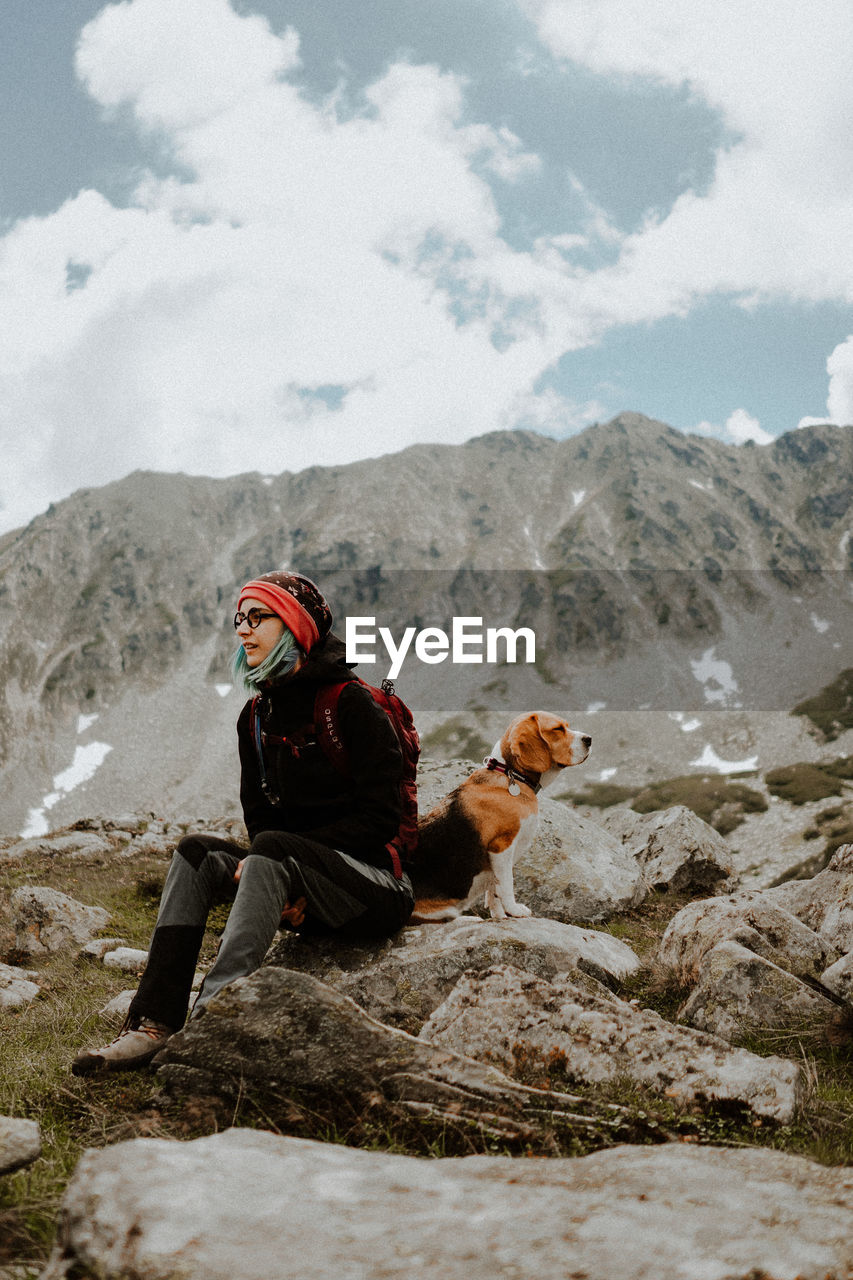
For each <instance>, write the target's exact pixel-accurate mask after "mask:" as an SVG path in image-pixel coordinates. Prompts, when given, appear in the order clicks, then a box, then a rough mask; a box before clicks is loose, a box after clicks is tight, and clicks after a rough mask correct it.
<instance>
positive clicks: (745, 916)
mask: <svg viewBox="0 0 853 1280" xmlns="http://www.w3.org/2000/svg"><path fill="white" fill-rule="evenodd" d="M726 939H731V940H733V941H736V942H739V943H740V944H741V945H742V946H744V947H748V948H749V950H750V951H754V952H755V953H756V955H761V956H763V957H764V958H765V959H766V960H770V961H772V962H773V963H774V964H776V965H778V966H779V967H780V968H782V969H787V970H789V971H790V972H791V973H793V974H796V975H797V976H798V977H808V978H814V979H818V978H819V977H820V975H821V973H823V971H824V969H825V968H826V967H827V965H828V964H831V963H832V962H833V961H834V960H835V959H836V958H837V954H838V953H837V952H836V951H835V949H834V948H833V947H832V946H830V945H829V943H828V942H827V941H826V939H824V938H822V937H821V936H820V935H819V934H817V933H815V932H814V930H813V929H810V928H809V927H808V926H807V925H805V924H803V923H802V921H801V920H799V919H798V918H797V917H796V916H795V915H793V914H792V913H791V912H790V911H787V910H785V908H784V907H782V906H779V905H777V903H776V902H775V901H774V898H773V896H772V891H771V890H763V891H753V892H749V893H743V894H737V895H735V896H734V897H732V898H703V899H701V900H700V901H698V902H689V903H688V904H687V906H685V907H682V909H681V910H680V911H679V912H678V913H677V914H676V915H674V916H673V918H672V919H671V920H670V922H669V924H668V926H667V928H666V930H665V932H664V935H663V937H662V938H661V942H660V947H659V948H658V959H659V961H660V962H661V963H662V964H663V965H664V966H665V967H666V968H668V969H671V970H672V971H673V972H674V974H675V975H676V977H677V978H678V980H679V981H681V982H685V983H690V982H694V981H695V980H696V976H697V974H698V972H699V967H700V964H701V962H702V957H703V956H704V955H705V954H706V952H708V951H710V949H711V948H712V947H714V946H716V944H717V943H718V942H723V941H725V940H726Z"/></svg>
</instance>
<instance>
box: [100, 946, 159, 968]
mask: <svg viewBox="0 0 853 1280" xmlns="http://www.w3.org/2000/svg"><path fill="white" fill-rule="evenodd" d="M103 961H104V964H105V965H106V966H107V968H108V969H121V971H122V973H137V974H138V973H142V970H143V969H144V968H145V966H146V964H147V963H148V952H147V951H141V950H139V949H138V948H137V947H116V948H115V950H114V951H107V952H105V953H104V955H103Z"/></svg>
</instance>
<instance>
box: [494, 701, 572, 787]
mask: <svg viewBox="0 0 853 1280" xmlns="http://www.w3.org/2000/svg"><path fill="white" fill-rule="evenodd" d="M566 730H567V727H566V722H565V721H564V720H561V719H560V718H559V716H553V715H551V713H550V712H548V711H530V712H528V714H527V715H526V716H519V718H518V719H517V720H513V722H512V724H511V725H510V726H509V728H508V729H507V731H506V734H505V735H504V739H503V741H502V742H501V748H502V750H503V753H504V759H505V760H506V761H507V762H508V763H510V762H511V761H515V762H517V763H518V764H519V765H520V766H521V767H522V768H523V769H530V770H531V771H532V772H534V773H544V772H545V770H546V769H549V768H550V767H551V761H552V758H553V748H554V745H555V744H556V742H557V741H558V740H559V739H560V737H563V736H565V734H566Z"/></svg>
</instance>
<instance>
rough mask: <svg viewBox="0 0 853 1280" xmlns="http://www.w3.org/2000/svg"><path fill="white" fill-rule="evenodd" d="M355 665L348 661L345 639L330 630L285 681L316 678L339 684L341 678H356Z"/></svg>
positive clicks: (322, 681)
mask: <svg viewBox="0 0 853 1280" xmlns="http://www.w3.org/2000/svg"><path fill="white" fill-rule="evenodd" d="M354 666H355V663H354V662H347V649H346V645H345V644H344V642H343V640H341V638H340V636H336V635H335V634H334V632H333V631H330V632H329V633H328V635H327V636H326V637H325V639H324V640H321V641H320V643H319V644H315V645H314V648H313V649H312V650H311V652H310V653H309V654H308V658H307V659H306V661H305V663H304V664H303V665H302V666H301V667H300V668H299V670H298V671H296V672H294V674H293V676H291V677H289V678H288V679H287V680H286V682H285V683H287V684H294V683H295V682H296V681H302V680H314V681H316V682H317V683H320V684H338V683H340V681H341V680H355V679H356V678H357V677H356V676H355V673H354V672H353V670H352V668H353V667H354Z"/></svg>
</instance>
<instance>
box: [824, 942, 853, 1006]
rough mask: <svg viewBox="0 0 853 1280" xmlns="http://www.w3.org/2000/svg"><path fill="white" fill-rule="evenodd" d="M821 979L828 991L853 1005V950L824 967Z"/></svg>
mask: <svg viewBox="0 0 853 1280" xmlns="http://www.w3.org/2000/svg"><path fill="white" fill-rule="evenodd" d="M820 981H821V985H822V986H824V987H826V988H827V990H828V991H832V992H833V993H834V994H835V995H837V996H839V997H840V998H841V999H842V1000H845V1001H846V1002H847V1004H849V1005H853V951H848V952H847V955H846V956H842V957H841V959H840V960H836V962H835V964H831V965H830V966H829V968H828V969H824V971H823V973H822V974H821V975H820Z"/></svg>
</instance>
